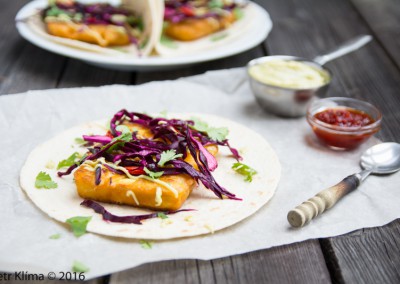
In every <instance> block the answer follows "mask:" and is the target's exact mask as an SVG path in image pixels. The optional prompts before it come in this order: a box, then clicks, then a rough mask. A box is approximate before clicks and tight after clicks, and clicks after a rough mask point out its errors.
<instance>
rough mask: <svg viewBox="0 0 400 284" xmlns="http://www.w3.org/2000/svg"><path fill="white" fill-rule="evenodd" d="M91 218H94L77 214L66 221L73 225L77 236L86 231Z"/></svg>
mask: <svg viewBox="0 0 400 284" xmlns="http://www.w3.org/2000/svg"><path fill="white" fill-rule="evenodd" d="M90 220H92V217H91V216H89V217H85V216H76V217H72V218H69V219H67V220H66V222H67V223H68V224H70V225H71V228H72V232H73V233H74V235H75V237H80V236H82V235H84V234H85V233H86V227H87V224H88V223H89V221H90Z"/></svg>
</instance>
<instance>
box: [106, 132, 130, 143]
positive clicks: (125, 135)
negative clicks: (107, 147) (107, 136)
mask: <svg viewBox="0 0 400 284" xmlns="http://www.w3.org/2000/svg"><path fill="white" fill-rule="evenodd" d="M131 140H132V133H131V132H123V133H122V134H121V135H120V136H118V137H115V138H114V139H113V140H111V142H110V143H113V142H115V141H124V142H129V141H131Z"/></svg>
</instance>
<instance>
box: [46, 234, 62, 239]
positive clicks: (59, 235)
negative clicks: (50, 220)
mask: <svg viewBox="0 0 400 284" xmlns="http://www.w3.org/2000/svg"><path fill="white" fill-rule="evenodd" d="M60 237H61V234H54V235H51V236H50V237H49V239H52V240H58V239H59V238H60Z"/></svg>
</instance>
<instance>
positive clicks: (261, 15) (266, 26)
mask: <svg viewBox="0 0 400 284" xmlns="http://www.w3.org/2000/svg"><path fill="white" fill-rule="evenodd" d="M81 2H87V1H82V0H81ZM91 2H93V1H91ZM97 2H101V1H97ZM110 2H112V1H110ZM114 2H115V1H114ZM47 3H48V2H47V0H34V1H32V2H29V3H28V4H26V5H25V6H24V7H22V8H21V10H20V11H19V12H18V14H17V16H16V18H15V19H16V26H17V29H18V32H19V33H20V34H21V36H22V37H23V38H25V39H26V40H28V41H29V42H31V43H33V44H34V45H36V46H38V47H41V48H43V49H45V50H48V51H50V52H54V53H57V54H60V55H64V56H67V57H70V58H75V59H78V60H82V61H85V62H86V63H89V64H92V65H96V66H100V67H104V68H109V69H115V70H126V71H128V70H160V69H171V68H176V67H178V66H182V65H189V64H193V63H199V62H204V61H210V60H214V59H219V58H223V57H228V56H231V55H234V54H238V53H240V52H243V51H246V50H248V49H251V48H253V47H255V46H257V45H258V44H260V43H261V42H262V41H263V40H264V39H265V38H266V37H267V35H268V34H269V32H270V31H271V29H272V21H271V19H270V17H269V14H268V13H267V11H265V10H264V9H263V8H262V7H260V6H259V5H257V4H255V3H252V2H250V3H249V5H252V6H253V7H254V8H255V11H256V13H255V16H254V17H253V19H252V21H251V23H249V27H248V32H246V33H244V34H243V36H241V37H237V38H235V39H233V41H230V42H227V43H226V44H223V45H218V46H216V47H215V48H213V49H209V50H204V51H201V52H198V53H193V54H190V55H185V56H175V57H159V56H154V57H139V58H138V57H135V58H134V57H129V56H127V55H124V56H118V57H115V56H114V57H113V56H110V55H107V54H99V53H94V52H89V51H85V50H79V49H76V48H73V47H69V46H64V45H61V44H58V43H56V42H53V41H51V40H48V39H45V38H43V37H41V36H40V35H38V34H37V33H35V32H34V31H33V30H32V29H31V28H30V27H29V26H28V24H26V23H25V22H24V21H19V20H20V19H25V18H27V17H28V16H30V15H32V14H34V13H36V12H37V11H38V9H42V8H44V7H45V6H46V5H47Z"/></svg>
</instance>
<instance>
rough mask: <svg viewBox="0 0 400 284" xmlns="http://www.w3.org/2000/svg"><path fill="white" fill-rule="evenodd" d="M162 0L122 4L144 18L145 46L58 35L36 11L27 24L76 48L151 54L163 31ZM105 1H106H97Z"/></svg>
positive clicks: (44, 36)
mask: <svg viewBox="0 0 400 284" xmlns="http://www.w3.org/2000/svg"><path fill="white" fill-rule="evenodd" d="M161 1H162V0H123V1H121V5H122V6H123V7H124V8H126V9H128V10H130V11H132V12H134V13H135V14H138V15H141V16H142V18H143V24H144V31H143V33H142V37H143V38H144V39H146V43H145V44H144V46H142V47H140V48H138V47H137V46H136V45H134V44H130V45H127V46H120V47H101V46H99V45H96V44H91V43H87V42H83V41H78V40H74V39H68V38H62V37H57V36H53V35H51V34H49V33H48V32H47V31H46V25H45V23H44V22H43V20H42V18H41V15H40V14H39V13H36V14H35V15H32V16H30V17H29V18H28V19H27V24H28V26H29V28H30V29H32V31H34V32H35V33H37V34H38V35H40V36H41V37H43V38H45V39H47V40H50V41H53V42H56V43H58V44H62V45H66V46H69V47H73V48H76V49H81V50H85V51H91V52H96V53H102V54H108V55H113V56H126V55H129V56H147V55H149V54H150V53H151V52H152V50H153V47H154V44H155V42H156V40H157V38H159V34H160V32H161V27H160V25H161V22H160V20H155V19H158V18H159V16H157V15H156V12H157V10H158V8H157V7H159V6H160V5H161V4H160V2H161ZM77 2H81V3H84V4H86V3H93V1H82V0H80V1H77ZM95 2H104V1H95Z"/></svg>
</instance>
